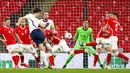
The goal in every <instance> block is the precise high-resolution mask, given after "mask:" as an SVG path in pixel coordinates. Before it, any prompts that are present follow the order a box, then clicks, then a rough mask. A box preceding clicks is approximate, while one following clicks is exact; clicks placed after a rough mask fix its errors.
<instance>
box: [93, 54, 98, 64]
mask: <svg viewBox="0 0 130 73" xmlns="http://www.w3.org/2000/svg"><path fill="white" fill-rule="evenodd" d="M98 58H99V56H98V55H96V54H95V55H94V64H93V66H96V63H97V61H98Z"/></svg>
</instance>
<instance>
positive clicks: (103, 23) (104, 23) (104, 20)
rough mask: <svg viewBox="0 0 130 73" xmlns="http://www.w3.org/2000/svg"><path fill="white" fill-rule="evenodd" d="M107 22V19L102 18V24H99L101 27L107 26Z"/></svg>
mask: <svg viewBox="0 0 130 73" xmlns="http://www.w3.org/2000/svg"><path fill="white" fill-rule="evenodd" d="M106 24H107V19H102V21H101V24H99V26H100V27H102V26H105V25H106Z"/></svg>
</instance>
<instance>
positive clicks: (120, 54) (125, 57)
mask: <svg viewBox="0 0 130 73" xmlns="http://www.w3.org/2000/svg"><path fill="white" fill-rule="evenodd" d="M118 57H120V58H123V59H125V60H127V61H128V60H129V58H128V57H127V56H125V55H124V54H122V53H119V54H118Z"/></svg>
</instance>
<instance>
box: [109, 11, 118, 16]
mask: <svg viewBox="0 0 130 73" xmlns="http://www.w3.org/2000/svg"><path fill="white" fill-rule="evenodd" d="M109 14H113V15H115V16H116V17H119V15H118V13H117V12H109Z"/></svg>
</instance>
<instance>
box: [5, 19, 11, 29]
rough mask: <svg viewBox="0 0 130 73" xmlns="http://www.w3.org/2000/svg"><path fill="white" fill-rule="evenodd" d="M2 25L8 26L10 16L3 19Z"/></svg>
mask: <svg viewBox="0 0 130 73" xmlns="http://www.w3.org/2000/svg"><path fill="white" fill-rule="evenodd" d="M4 25H5V26H7V27H9V26H10V18H9V17H7V18H5V19H4Z"/></svg>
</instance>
